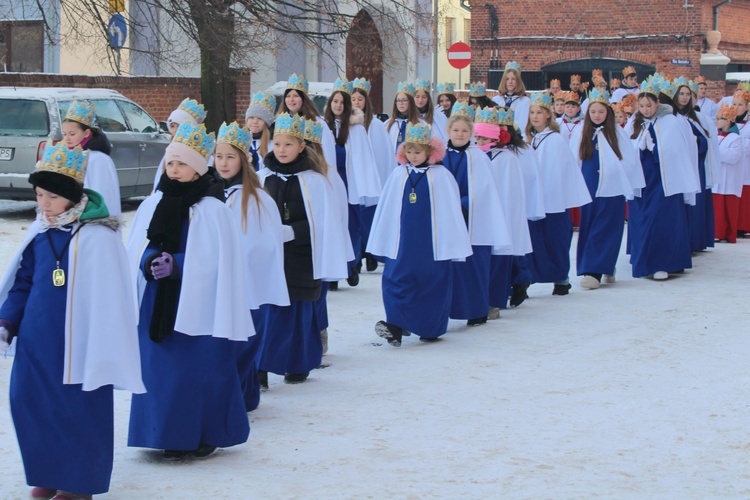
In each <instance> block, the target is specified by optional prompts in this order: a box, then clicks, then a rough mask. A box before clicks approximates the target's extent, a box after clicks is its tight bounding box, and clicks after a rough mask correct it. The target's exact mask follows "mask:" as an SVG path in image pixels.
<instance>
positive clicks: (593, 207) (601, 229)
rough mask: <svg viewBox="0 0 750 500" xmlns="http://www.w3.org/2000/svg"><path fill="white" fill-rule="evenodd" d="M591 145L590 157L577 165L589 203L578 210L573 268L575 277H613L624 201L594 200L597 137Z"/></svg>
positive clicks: (621, 232) (597, 181)
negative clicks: (587, 192)
mask: <svg viewBox="0 0 750 500" xmlns="http://www.w3.org/2000/svg"><path fill="white" fill-rule="evenodd" d="M593 145H594V147H593V148H592V151H594V154H593V155H592V157H591V158H589V159H586V160H583V162H582V163H581V171H582V173H583V179H584V180H585V181H586V187H588V190H589V194H591V199H592V202H591V203H589V204H586V205H584V206H582V207H581V222H580V226H579V228H578V249H577V253H576V255H577V258H576V263H577V266H576V267H577V272H578V274H579V275H581V274H609V275H613V274H614V272H615V266H616V265H617V257H618V256H619V255H620V244H621V243H622V234H623V232H624V230H625V222H624V221H625V197H624V196H612V197H606V198H605V197H597V196H596V190H597V188H598V187H599V151H598V149H597V145H598V137H595V138H594V140H593ZM627 147H630V145H629V144H628V145H627Z"/></svg>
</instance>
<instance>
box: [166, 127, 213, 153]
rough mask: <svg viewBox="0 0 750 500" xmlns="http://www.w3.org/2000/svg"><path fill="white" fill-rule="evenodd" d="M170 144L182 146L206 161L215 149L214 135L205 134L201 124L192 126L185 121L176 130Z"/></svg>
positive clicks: (204, 128)
mask: <svg viewBox="0 0 750 500" xmlns="http://www.w3.org/2000/svg"><path fill="white" fill-rule="evenodd" d="M172 142H174V143H181V144H184V145H186V146H187V147H189V148H190V149H192V150H194V151H197V152H198V153H199V154H200V155H201V156H203V157H204V158H205V159H206V160H208V158H209V157H210V156H211V153H212V152H213V150H214V148H215V147H216V135H215V134H214V133H213V132H211V133H210V134H209V133H207V132H206V126H205V125H203V124H202V123H199V124H198V125H193V124H192V123H190V122H189V121H187V120H186V121H184V122H183V123H182V125H180V127H179V128H178V129H177V132H176V133H175V135H174V138H173V139H172Z"/></svg>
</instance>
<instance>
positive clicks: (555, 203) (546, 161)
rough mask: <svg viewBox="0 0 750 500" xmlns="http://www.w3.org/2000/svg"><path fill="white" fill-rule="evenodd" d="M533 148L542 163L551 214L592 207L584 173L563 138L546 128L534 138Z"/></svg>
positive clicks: (546, 204) (546, 206) (546, 196)
mask: <svg viewBox="0 0 750 500" xmlns="http://www.w3.org/2000/svg"><path fill="white" fill-rule="evenodd" d="M532 147H533V148H534V152H535V153H536V159H537V161H538V162H539V171H540V173H541V179H542V187H543V189H544V209H545V210H546V212H547V213H548V214H556V213H561V212H564V211H565V210H566V209H568V208H574V207H580V206H583V205H585V204H587V203H591V195H589V190H588V188H587V187H586V181H584V180H583V174H582V173H581V169H580V168H578V162H576V161H575V158H573V154H572V153H571V152H570V148H569V147H568V142H567V141H566V140H565V139H564V138H563V137H562V135H560V134H559V133H557V132H553V131H552V130H550V129H549V128H546V129H544V130H543V131H542V132H540V133H538V134H537V135H535V136H534V139H533V140H532Z"/></svg>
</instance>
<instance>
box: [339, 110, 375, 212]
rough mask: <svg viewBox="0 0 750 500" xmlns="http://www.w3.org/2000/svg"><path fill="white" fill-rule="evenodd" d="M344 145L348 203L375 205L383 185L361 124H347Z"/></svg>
mask: <svg viewBox="0 0 750 500" xmlns="http://www.w3.org/2000/svg"><path fill="white" fill-rule="evenodd" d="M345 147H346V180H347V184H348V188H349V189H348V195H349V197H348V201H349V203H350V204H352V205H364V206H366V207H371V206H373V205H376V204H377V203H378V198H379V197H380V192H381V191H382V190H383V186H382V184H381V183H380V175H379V173H378V167H377V164H376V163H375V156H374V155H373V153H372V146H371V145H370V138H369V136H368V135H367V131H366V130H365V127H364V126H363V125H359V124H352V125H350V126H349V137H348V138H347V141H346V146H345ZM347 209H348V208H347Z"/></svg>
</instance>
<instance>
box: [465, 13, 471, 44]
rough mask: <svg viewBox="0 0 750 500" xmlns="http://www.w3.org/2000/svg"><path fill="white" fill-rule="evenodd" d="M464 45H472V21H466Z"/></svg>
mask: <svg viewBox="0 0 750 500" xmlns="http://www.w3.org/2000/svg"><path fill="white" fill-rule="evenodd" d="M464 43H465V44H466V45H471V19H464Z"/></svg>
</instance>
